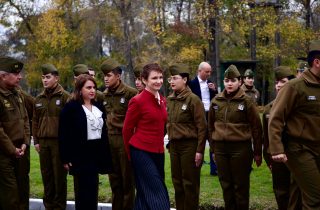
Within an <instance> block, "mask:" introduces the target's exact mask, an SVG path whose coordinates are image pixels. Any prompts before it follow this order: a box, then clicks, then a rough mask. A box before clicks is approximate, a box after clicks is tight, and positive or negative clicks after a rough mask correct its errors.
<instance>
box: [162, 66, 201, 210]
mask: <svg viewBox="0 0 320 210" xmlns="http://www.w3.org/2000/svg"><path fill="white" fill-rule="evenodd" d="M169 72H170V74H171V77H169V78H168V82H169V83H170V86H171V88H172V90H173V93H172V94H171V95H169V96H168V100H167V112H168V121H167V132H168V138H169V141H170V144H169V150H170V160H171V175H172V183H173V186H174V189H175V201H176V207H177V209H179V210H187V209H190V210H197V209H198V206H199V191H200V170H201V165H202V161H203V153H204V148H205V142H206V132H207V123H206V117H205V110H204V106H203V104H202V101H201V100H200V98H199V97H198V96H197V95H195V94H194V93H192V91H191V89H190V88H189V87H188V85H187V83H188V80H189V68H188V66H187V65H184V64H181V63H177V64H173V65H171V66H170V67H169Z"/></svg>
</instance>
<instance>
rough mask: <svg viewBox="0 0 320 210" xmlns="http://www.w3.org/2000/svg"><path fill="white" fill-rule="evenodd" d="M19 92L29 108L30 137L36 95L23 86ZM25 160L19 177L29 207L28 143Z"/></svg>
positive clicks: (22, 192) (20, 191)
mask: <svg viewBox="0 0 320 210" xmlns="http://www.w3.org/2000/svg"><path fill="white" fill-rule="evenodd" d="M18 92H19V93H21V95H22V97H23V101H24V105H25V107H26V109H27V113H28V118H29V125H30V139H31V136H32V129H31V125H32V116H33V106H34V101H35V99H34V97H32V96H31V95H30V94H29V93H27V92H25V91H24V90H22V89H21V87H19V88H18ZM21 161H23V163H22V165H23V166H24V168H23V169H24V170H22V171H21V176H20V177H19V179H20V183H22V184H21V187H20V189H19V193H20V195H21V196H24V197H25V198H24V200H25V201H26V203H25V207H26V208H28V205H29V204H28V203H27V201H28V200H29V193H30V186H29V180H30V179H29V173H30V146H29V145H27V147H26V149H25V151H24V158H23V159H22V160H21Z"/></svg>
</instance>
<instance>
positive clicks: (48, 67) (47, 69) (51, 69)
mask: <svg viewBox="0 0 320 210" xmlns="http://www.w3.org/2000/svg"><path fill="white" fill-rule="evenodd" d="M41 71H42V74H43V75H46V74H50V73H58V70H57V68H56V67H55V66H54V65H52V64H50V63H46V64H43V65H41Z"/></svg>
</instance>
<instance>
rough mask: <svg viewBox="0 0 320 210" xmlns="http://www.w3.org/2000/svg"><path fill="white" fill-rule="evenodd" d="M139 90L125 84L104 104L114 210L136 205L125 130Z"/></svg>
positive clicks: (108, 94)
mask: <svg viewBox="0 0 320 210" xmlns="http://www.w3.org/2000/svg"><path fill="white" fill-rule="evenodd" d="M137 93H138V91H137V90H136V89H134V88H131V87H129V86H127V85H125V84H124V83H123V82H122V81H121V80H120V85H119V86H118V87H116V88H115V89H113V90H111V89H110V88H108V89H107V90H105V91H104V96H105V98H104V101H103V105H104V107H105V109H106V113H107V120H106V122H107V128H108V136H109V144H110V152H111V156H112V164H113V173H111V174H109V181H110V186H111V190H112V209H114V210H127V209H128V210H129V209H133V204H134V190H135V188H134V181H133V172H132V168H131V164H130V162H129V160H128V156H127V154H126V152H125V149H124V142H123V138H122V128H123V123H124V119H125V116H126V113H127V110H128V104H129V101H130V99H131V98H132V97H134V96H135V95H136V94H137Z"/></svg>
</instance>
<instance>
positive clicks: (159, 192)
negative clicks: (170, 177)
mask: <svg viewBox="0 0 320 210" xmlns="http://www.w3.org/2000/svg"><path fill="white" fill-rule="evenodd" d="M130 154H131V163H132V168H133V171H134V177H135V182H136V190H137V192H136V198H135V203H134V210H169V209H170V201H169V195H168V191H167V187H166V185H165V183H164V154H163V153H150V152H146V151H143V150H140V149H137V148H135V147H132V146H131V147H130Z"/></svg>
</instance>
